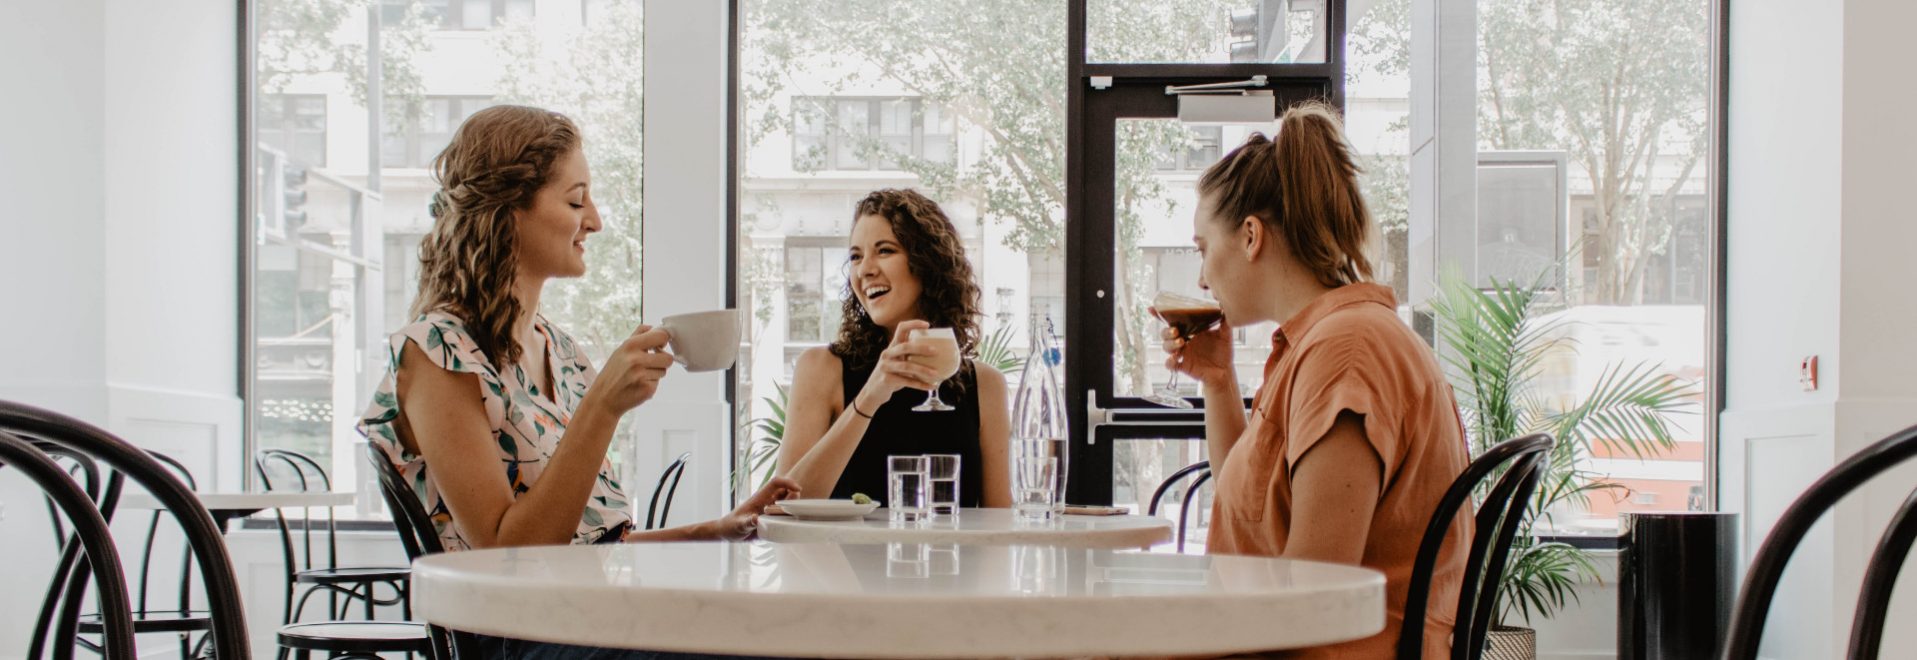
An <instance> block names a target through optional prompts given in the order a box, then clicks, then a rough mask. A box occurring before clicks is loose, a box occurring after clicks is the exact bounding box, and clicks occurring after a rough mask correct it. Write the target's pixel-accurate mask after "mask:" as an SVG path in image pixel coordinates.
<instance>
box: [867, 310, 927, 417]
mask: <svg viewBox="0 0 1917 660" xmlns="http://www.w3.org/2000/svg"><path fill="white" fill-rule="evenodd" d="M929 327H931V324H929V323H926V322H924V321H905V322H903V323H900V324H899V327H898V328H896V329H895V330H893V332H892V345H891V346H889V347H887V348H886V349H885V351H884V352H882V353H879V363H878V365H877V366H875V367H873V369H872V377H871V378H868V379H866V381H865V389H862V390H860V391H859V395H858V397H856V398H854V399H853V400H852V402H853V403H854V404H856V405H858V407H859V411H860V412H861V413H863V414H865V415H871V414H873V413H875V412H877V411H878V409H879V406H882V405H885V403H886V402H888V401H891V400H892V394H893V393H895V392H898V391H899V390H902V389H906V388H911V389H915V390H933V389H937V388H938V384H939V382H940V381H943V380H945V379H944V378H942V377H941V376H940V374H939V373H938V371H937V370H935V369H933V368H931V367H929V366H926V365H925V364H923V363H922V361H923V360H925V359H927V358H929V357H931V356H932V352H933V349H932V348H931V347H930V346H929V345H927V344H926V343H924V342H915V341H912V331H914V330H924V329H926V328H929ZM914 357H917V358H918V361H915V360H914V359H913V358H914Z"/></svg>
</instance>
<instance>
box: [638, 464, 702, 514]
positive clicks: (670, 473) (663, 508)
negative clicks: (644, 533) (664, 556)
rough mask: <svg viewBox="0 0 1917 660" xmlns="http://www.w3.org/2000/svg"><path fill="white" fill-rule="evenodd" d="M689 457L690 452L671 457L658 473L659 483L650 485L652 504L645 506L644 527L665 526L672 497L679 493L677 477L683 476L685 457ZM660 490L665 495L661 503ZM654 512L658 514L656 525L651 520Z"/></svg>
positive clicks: (670, 510)
mask: <svg viewBox="0 0 1917 660" xmlns="http://www.w3.org/2000/svg"><path fill="white" fill-rule="evenodd" d="M689 458H692V452H686V453H683V454H680V455H679V458H676V459H673V461H672V463H671V464H670V465H667V466H666V469H665V471H664V472H660V473H659V483H658V484H655V485H654V486H653V487H652V504H650V505H648V506H647V507H646V529H663V528H664V527H665V526H666V515H668V514H670V513H672V497H673V496H674V495H677V494H679V477H682V476H685V474H686V459H689ZM668 481H670V482H671V483H672V485H671V486H670V487H668V486H667V485H666V483H667V482H668ZM661 492H664V493H665V495H666V499H665V503H664V504H663V505H661V504H660V500H659V494H660V493H661ZM654 512H657V513H658V514H659V522H658V524H657V525H656V526H655V525H654V523H653V521H652V514H653V513H654Z"/></svg>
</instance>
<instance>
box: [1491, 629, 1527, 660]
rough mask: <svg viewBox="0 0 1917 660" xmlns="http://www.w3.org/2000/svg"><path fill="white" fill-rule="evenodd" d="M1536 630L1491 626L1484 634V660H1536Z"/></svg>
mask: <svg viewBox="0 0 1917 660" xmlns="http://www.w3.org/2000/svg"><path fill="white" fill-rule="evenodd" d="M1537 657H1538V631H1536V630H1532V629H1530V628H1514V627H1507V626H1492V627H1491V631H1490V632H1489V633H1487V634H1486V635H1485V640H1484V660H1537Z"/></svg>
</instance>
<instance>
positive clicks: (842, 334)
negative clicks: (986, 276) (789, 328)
mask: <svg viewBox="0 0 1917 660" xmlns="http://www.w3.org/2000/svg"><path fill="white" fill-rule="evenodd" d="M868 215H875V216H878V217H881V218H885V220H886V222H889V223H891V225H892V233H893V234H894V235H896V236H897V237H898V239H899V248H900V249H901V250H902V251H903V252H904V253H905V260H906V261H905V263H906V266H907V267H908V268H909V269H911V271H912V276H913V277H917V278H918V279H919V283H920V287H921V288H920V292H919V301H918V307H919V316H920V317H921V318H923V319H925V321H926V322H927V323H931V324H932V327H935V328H951V329H952V334H953V335H954V336H955V337H956V338H957V339H958V345H959V354H960V355H962V356H964V357H965V366H964V367H963V368H961V369H960V373H961V374H966V373H969V372H971V370H972V360H971V358H972V357H973V356H975V355H976V354H977V352H978V341H979V317H980V316H981V314H980V312H979V288H978V283H977V282H976V281H975V280H973V278H972V262H971V261H970V260H968V259H966V258H965V244H964V243H963V242H962V241H960V240H959V233H958V227H956V226H954V225H953V224H952V220H951V218H948V217H946V216H945V211H944V210H942V209H940V208H939V205H938V202H934V201H932V200H930V199H927V198H926V197H925V196H924V195H921V194H919V193H918V191H915V190H909V189H907V190H898V189H893V188H886V189H884V190H878V191H874V192H873V193H872V194H870V195H866V196H865V199H862V200H859V204H858V207H857V209H856V210H854V211H853V212H852V221H853V222H855V223H856V222H858V219H859V218H863V217H865V216H868ZM843 298H844V304H843V305H842V309H843V315H842V316H841V317H840V320H839V337H838V339H836V340H834V341H833V342H832V346H831V351H832V354H833V355H836V356H838V358H839V359H840V360H844V361H845V362H846V364H848V365H850V366H851V367H852V368H854V369H865V368H868V367H871V366H872V365H873V364H875V363H877V362H878V359H879V353H880V352H883V351H884V350H885V347H886V346H887V345H890V344H891V342H892V337H891V336H890V335H887V334H886V332H885V328H882V327H879V324H877V323H873V322H872V317H870V316H868V315H866V313H865V308H864V306H862V305H860V304H859V296H858V294H857V293H856V292H854V291H853V289H852V278H851V277H850V276H848V277H846V278H845V290H844V293H843Z"/></svg>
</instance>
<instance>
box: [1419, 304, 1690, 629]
mask: <svg viewBox="0 0 1917 660" xmlns="http://www.w3.org/2000/svg"><path fill="white" fill-rule="evenodd" d="M1543 281H1544V280H1543V278H1540V279H1539V280H1537V281H1536V282H1534V283H1533V284H1531V285H1528V286H1520V285H1517V284H1515V283H1510V282H1502V283H1500V282H1493V285H1494V286H1492V288H1490V289H1488V290H1481V289H1478V288H1475V287H1473V286H1471V285H1470V284H1468V283H1466V282H1465V281H1464V280H1463V278H1461V277H1458V276H1456V275H1447V276H1446V277H1444V278H1443V282H1442V285H1441V288H1442V291H1441V294H1440V296H1439V297H1438V298H1437V299H1436V300H1435V301H1434V302H1433V304H1432V308H1433V311H1434V314H1435V316H1436V321H1437V331H1438V337H1439V339H1440V340H1441V343H1442V344H1443V350H1442V351H1441V354H1442V355H1443V356H1444V361H1445V362H1446V366H1447V375H1448V376H1449V378H1450V380H1451V382H1452V387H1453V389H1454V391H1455V393H1456V395H1457V397H1458V405H1459V407H1460V408H1461V409H1462V410H1461V412H1462V413H1463V416H1464V419H1465V427H1466V432H1467V435H1468V436H1469V438H1470V442H1471V446H1472V453H1473V454H1477V453H1480V452H1482V451H1484V450H1485V449H1487V448H1489V447H1491V446H1492V445H1495V444H1497V443H1499V442H1502V441H1504V440H1507V439H1510V438H1516V437H1519V436H1522V435H1526V434H1529V433H1536V432H1546V433H1550V434H1551V435H1552V437H1554V438H1557V441H1558V442H1557V445H1556V446H1555V447H1553V448H1552V450H1551V453H1550V455H1549V457H1548V459H1547V460H1546V461H1545V462H1544V464H1543V465H1542V467H1541V468H1540V469H1541V476H1540V478H1539V481H1538V487H1537V491H1536V492H1535V493H1534V494H1533V496H1532V500H1531V502H1530V503H1529V505H1528V509H1527V513H1528V514H1529V515H1527V517H1526V518H1525V520H1524V522H1523V525H1522V526H1521V527H1520V528H1519V530H1518V535H1517V540H1516V541H1515V542H1514V543H1513V545H1512V547H1511V555H1510V558H1509V559H1508V563H1507V565H1506V570H1505V574H1504V576H1503V577H1502V579H1501V580H1500V582H1499V584H1498V589H1497V597H1496V602H1495V603H1494V604H1493V605H1492V608H1491V616H1492V617H1493V618H1492V627H1491V633H1490V641H1489V644H1488V648H1486V649H1485V656H1484V657H1486V658H1524V659H1529V658H1535V657H1536V633H1535V632H1534V631H1533V630H1532V629H1530V628H1529V627H1528V626H1529V625H1530V622H1531V617H1532V616H1533V615H1536V616H1541V617H1545V618H1549V617H1550V616H1552V615H1553V614H1555V613H1556V612H1558V611H1559V610H1561V609H1562V608H1563V607H1564V606H1565V604H1566V602H1567V601H1569V602H1576V599H1577V591H1576V586H1577V584H1578V583H1579V582H1583V581H1596V580H1597V579H1598V575H1597V567H1596V565H1595V564H1594V563H1593V561H1592V558H1591V555H1590V554H1589V553H1587V552H1586V551H1585V550H1582V549H1579V548H1577V547H1573V546H1571V545H1569V544H1565V543H1561V542H1556V541H1551V540H1547V539H1545V538H1542V537H1541V535H1540V532H1541V531H1544V530H1548V529H1551V528H1552V527H1553V526H1554V523H1555V521H1554V520H1553V516H1554V514H1555V513H1556V512H1558V511H1561V510H1565V509H1573V508H1581V507H1582V506H1583V505H1584V504H1585V503H1586V502H1587V501H1588V499H1589V498H1590V497H1592V496H1593V495H1598V494H1600V493H1608V494H1610V495H1612V496H1615V495H1618V494H1619V491H1622V490H1625V489H1624V487H1623V486H1621V485H1619V484H1616V483H1611V482H1608V481H1606V478H1605V476H1604V475H1600V474H1595V473H1592V472H1590V471H1589V470H1588V469H1586V468H1585V467H1583V466H1584V465H1586V464H1587V463H1586V462H1585V460H1586V459H1589V458H1591V457H1592V456H1593V455H1594V453H1595V452H1596V450H1597V449H1599V448H1602V449H1603V453H1604V455H1607V456H1616V457H1623V456H1631V457H1636V458H1648V457H1653V456H1656V455H1658V454H1660V453H1661V452H1663V451H1665V450H1668V449H1671V448H1672V447H1673V446H1674V440H1673V438H1672V434H1671V424H1670V417H1671V416H1672V415H1675V414H1680V413H1688V412H1692V406H1693V405H1694V400H1695V396H1696V392H1695V390H1694V389H1693V387H1692V385H1691V384H1690V383H1688V382H1685V381H1682V380H1680V379H1677V378H1675V377H1672V376H1670V375H1668V374H1666V373H1664V372H1663V371H1662V370H1661V369H1660V368H1659V367H1660V365H1657V364H1653V363H1648V362H1638V363H1635V364H1622V363H1618V364H1611V365H1607V366H1605V367H1604V368H1603V369H1602V370H1601V371H1600V372H1599V375H1598V377H1597V379H1596V381H1595V383H1594V384H1593V385H1592V386H1591V389H1590V390H1589V391H1587V392H1585V393H1583V395H1582V396H1581V397H1579V398H1577V399H1575V400H1571V401H1565V400H1562V398H1561V397H1560V398H1557V399H1555V400H1554V398H1553V397H1550V396H1547V395H1546V394H1545V392H1543V391H1541V389H1540V388H1539V387H1537V386H1536V385H1537V384H1536V380H1537V379H1538V377H1539V376H1540V375H1541V374H1542V372H1543V370H1544V366H1545V365H1546V364H1547V359H1549V358H1550V357H1551V356H1552V355H1553V354H1557V353H1560V352H1563V351H1575V350H1576V346H1575V344H1574V343H1573V342H1572V341H1571V340H1569V339H1567V338H1565V332H1564V331H1565V330H1566V329H1567V324H1568V321H1566V320H1564V319H1563V316H1562V315H1560V314H1557V313H1556V312H1558V311H1561V310H1562V309H1563V307H1564V306H1563V304H1562V303H1561V302H1559V301H1557V300H1555V296H1554V295H1553V294H1552V292H1551V291H1549V290H1547V289H1545V288H1543V287H1542V286H1540V285H1539V284H1538V282H1543ZM1493 482H1495V479H1487V480H1485V482H1484V483H1485V484H1487V485H1488V484H1490V483H1493Z"/></svg>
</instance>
